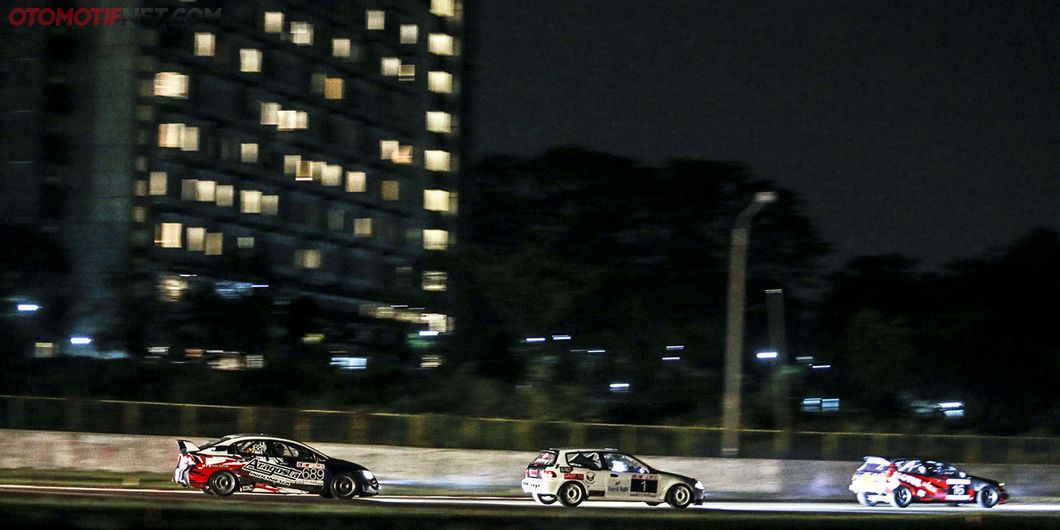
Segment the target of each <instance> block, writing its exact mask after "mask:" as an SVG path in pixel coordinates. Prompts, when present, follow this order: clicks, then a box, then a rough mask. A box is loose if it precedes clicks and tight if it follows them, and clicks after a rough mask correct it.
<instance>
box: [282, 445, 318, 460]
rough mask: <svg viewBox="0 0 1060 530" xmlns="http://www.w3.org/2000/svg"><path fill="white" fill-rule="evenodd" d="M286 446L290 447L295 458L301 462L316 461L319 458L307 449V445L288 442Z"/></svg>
mask: <svg viewBox="0 0 1060 530" xmlns="http://www.w3.org/2000/svg"><path fill="white" fill-rule="evenodd" d="M288 447H290V448H291V451H293V452H294V455H295V458H297V459H298V460H301V461H303V462H316V461H318V460H319V459H318V458H317V454H316V453H314V452H313V451H311V450H309V448H308V447H303V446H301V445H297V444H289V445H288Z"/></svg>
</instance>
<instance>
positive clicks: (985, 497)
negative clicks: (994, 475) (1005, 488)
mask: <svg viewBox="0 0 1060 530" xmlns="http://www.w3.org/2000/svg"><path fill="white" fill-rule="evenodd" d="M1000 499H1001V495H1000V494H999V493H998V492H997V488H995V487H993V486H987V487H985V488H983V489H981V490H979V493H977V494H975V503H976V504H978V505H979V507H980V508H993V507H994V506H997V501H999V500H1000Z"/></svg>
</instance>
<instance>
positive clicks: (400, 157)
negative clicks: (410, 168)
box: [390, 145, 413, 164]
mask: <svg viewBox="0 0 1060 530" xmlns="http://www.w3.org/2000/svg"><path fill="white" fill-rule="evenodd" d="M412 155H413V151H412V146H411V145H399V146H398V148H397V151H395V152H394V157H393V158H391V159H390V160H391V161H392V162H394V163H395V164H411V163H412Z"/></svg>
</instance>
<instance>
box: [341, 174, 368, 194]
mask: <svg viewBox="0 0 1060 530" xmlns="http://www.w3.org/2000/svg"><path fill="white" fill-rule="evenodd" d="M367 186H368V175H367V174H365V172H364V171H347V172H346V191H348V192H350V193H361V192H363V191H364V190H365V189H367Z"/></svg>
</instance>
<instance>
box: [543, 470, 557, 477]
mask: <svg viewBox="0 0 1060 530" xmlns="http://www.w3.org/2000/svg"><path fill="white" fill-rule="evenodd" d="M545 474H546V475H548V478H556V472H555V471H552V470H545Z"/></svg>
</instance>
